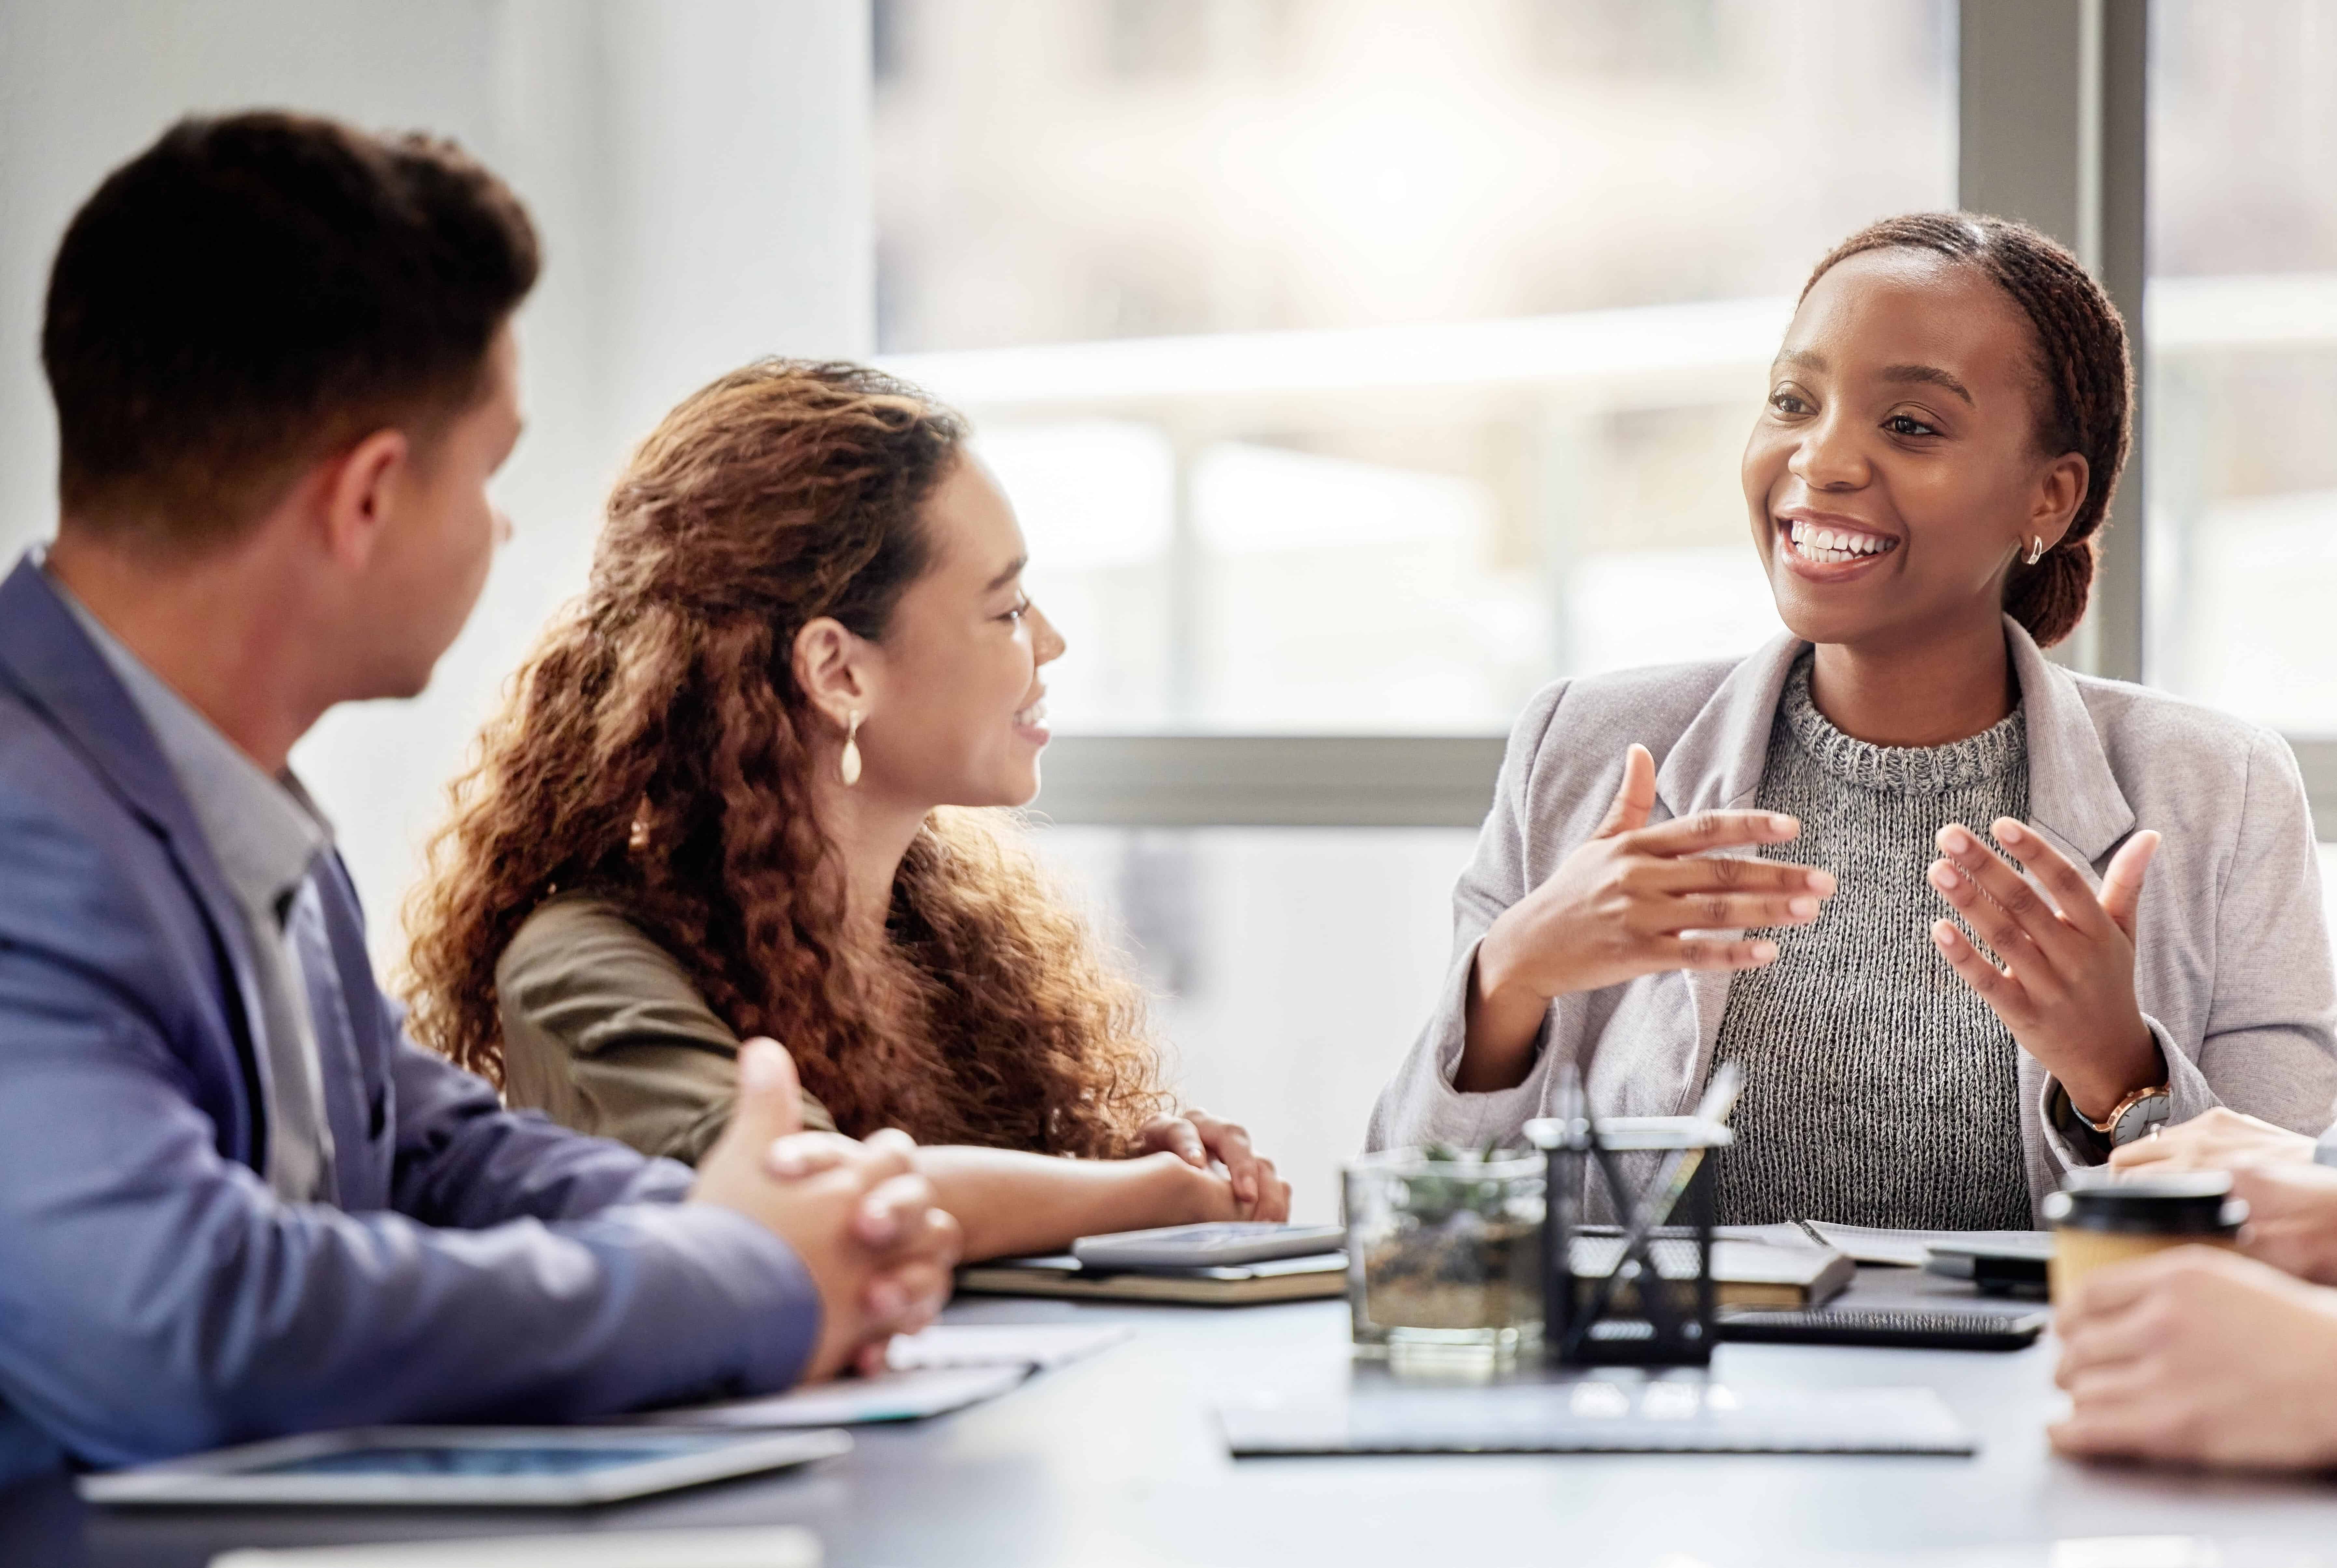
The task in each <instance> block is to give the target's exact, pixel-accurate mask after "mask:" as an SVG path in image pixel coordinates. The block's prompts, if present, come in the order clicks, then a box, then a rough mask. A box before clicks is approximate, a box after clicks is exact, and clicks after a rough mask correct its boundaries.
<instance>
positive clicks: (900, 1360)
mask: <svg viewBox="0 0 2337 1568" xmlns="http://www.w3.org/2000/svg"><path fill="white" fill-rule="evenodd" d="M1135 1331H1136V1330H1135V1329H1134V1328H1133V1327H1132V1326H1130V1325H1129V1324H1126V1323H964V1324H956V1323H943V1324H936V1325H935V1326H934V1327H933V1328H930V1329H926V1330H925V1331H924V1333H922V1334H911V1335H906V1336H904V1337H903V1338H901V1339H895V1340H894V1341H893V1344H892V1348H891V1349H890V1350H888V1351H887V1353H886V1356H885V1360H886V1362H887V1363H888V1369H887V1370H886V1371H884V1372H881V1373H879V1374H878V1375H877V1376H875V1377H874V1378H838V1379H836V1381H835V1382H833V1383H823V1384H820V1385H818V1386H817V1387H816V1388H797V1389H796V1390H794V1391H793V1392H791V1393H787V1394H768V1395H765V1396H763V1397H761V1398H754V1399H729V1400H725V1401H723V1402H721V1403H719V1404H714V1405H685V1406H681V1407H677V1408H674V1409H671V1410H658V1411H654V1412H652V1413H650V1414H649V1415H646V1416H643V1417H640V1419H641V1420H644V1421H651V1422H656V1423H659V1424H661V1425H667V1426H676V1427H855V1426H860V1425H863V1424H865V1423H868V1422H874V1421H918V1420H923V1419H924V1418H925V1417H928V1416H944V1415H947V1414H948V1413H949V1412H950V1411H952V1410H963V1409H964V1408H965V1407H967V1406H969V1405H978V1404H980V1403H981V1402H982V1401H983V1400H984V1399H994V1398H997V1397H998V1396H999V1395H1001V1394H1003V1393H1005V1392H1007V1391H1008V1390H1009V1389H1011V1388H1014V1387H1015V1386H1016V1385H1018V1384H1020V1383H1021V1382H1022V1380H1023V1379H1024V1378H1028V1377H1029V1376H1030V1375H1031V1374H1032V1373H1033V1372H1038V1371H1044V1370H1047V1369H1049V1368H1054V1367H1060V1366H1061V1365H1063V1364H1064V1363H1065V1362H1068V1361H1074V1360H1077V1359H1080V1357H1082V1356H1091V1355H1093V1354H1095V1353H1096V1352H1097V1351H1098V1350H1100V1349H1104V1348H1105V1347H1107V1346H1110V1345H1116V1344H1118V1343H1119V1342H1120V1341H1121V1340H1122V1339H1127V1338H1128V1337H1129V1335H1131V1334H1133V1333H1134V1332H1135Z"/></svg>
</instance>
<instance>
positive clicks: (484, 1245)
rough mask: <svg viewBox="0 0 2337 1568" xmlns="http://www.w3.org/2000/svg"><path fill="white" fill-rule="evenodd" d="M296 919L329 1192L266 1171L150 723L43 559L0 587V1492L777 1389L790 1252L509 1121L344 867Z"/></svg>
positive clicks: (244, 950) (233, 917)
mask: <svg viewBox="0 0 2337 1568" xmlns="http://www.w3.org/2000/svg"><path fill="white" fill-rule="evenodd" d="M311 880H312V881H313V882H314V884H315V886H314V891H315V893H316V895H317V899H318V903H319V904H320V905H321V907H322V910H323V914H324V918H323V920H322V922H321V925H318V924H315V923H312V922H296V926H295V939H296V940H298V941H299V942H300V943H301V951H300V959H301V965H302V968H303V969H304V970H305V971H306V978H307V980H308V989H309V996H310V1001H311V1003H312V1011H313V1012H314V1014H315V1018H316V1025H317V1045H318V1050H319V1052H320V1054H321V1057H322V1062H323V1079H324V1086H325V1096H326V1100H327V1110H328V1118H329V1120H330V1123H331V1126H332V1133H333V1149H334V1158H335V1163H336V1168H337V1174H338V1177H339V1193H340V1198H339V1206H337V1207H334V1206H326V1205H322V1204H303V1205H291V1204H287V1203H283V1202H281V1201H279V1199H278V1198H277V1197H276V1196H275V1195H274V1194H273V1193H270V1191H269V1188H268V1186H267V1184H266V1183H265V1182H263V1181H262V1180H261V1178H260V1176H259V1170H260V1168H261V1165H262V1161H263V1159H264V1150H265V1144H266V1141H267V1137H268V1128H267V1125H266V1119H265V1117H264V1115H262V1111H261V1106H260V1101H259V1095H258V1092H257V1083H258V1079H257V1077H256V1068H255V1062H256V1059H257V1058H256V1057H255V1045H256V1044H258V1043H259V1041H260V1036H259V1031H260V1029H261V1027H262V1015H261V1011H260V1009H259V1007H258V1006H257V1005H256V1003H257V998H256V993H255V991H254V989H253V984H252V979H251V973H252V971H251V958H250V954H249V950H248V943H247V940H246V934H245V930H244V928H243V926H242V924H241V920H240V915H239V914H238V912H237V907H236V905H235V903H234V901H233V900H232V898H231V896H230V893H229V891H228V889H227V885H226V882H225V881H224V880H223V879H222V877H221V876H220V872H219V869H218V866H217V865H216V863H215V862H214V861H213V859H212V856H211V852H210V848H209V846H208V845H207V844H206V842H205V841H204V839H203V837H202V835H201V833H200V832H199V831H198V830H197V828H196V825H195V819H194V815H193V813H192V810H191V807H190V806H189V804H188V803H187V800H186V797H185V795H184V794H183V793H182V792H181V789H180V787H179V784H178V783H177V780H176V778H175V777H174V775H173V774H171V769H170V766H169V765H168V764H167V763H166V762H165V761H164V760H163V757H162V754H161V750H160V749H159V748H158V746H157V745H156V744H155V741H154V738H153V736H152V733H151V732H150V731H149V730H148V729H147V727H146V726H145V723H144V721H143V719H142V718H141V717H140V716H139V714H138V711H137V709H136V707H135V706H133V705H132V700H131V697H130V695H129V693H128V692H126V691H125V690H123V689H122V686H121V683H120V682H119V681H118V680H116V679H115V677H114V676H113V673H112V669H111V668H110V667H108V666H107V664H106V662H105V660H104V657H103V656H102V655H101V654H100V653H99V652H98V650H97V648H95V647H94V646H93V644H92V643H91V641H90V639H89V638H88V637H87V635H86V634H85V633H84V632H83V629H82V628H81V626H80V624H79V623H78V622H77V621H76V620H75V619H74V618H73V613H72V612H71V610H70V609H67V608H66V606H65V604H64V601H63V600H62V599H59V597H58V595H57V591H56V589H54V587H53V586H52V585H51V584H50V583H49V581H48V579H47V578H46V577H45V576H44V574H43V573H42V572H41V571H40V570H39V569H38V568H37V567H35V566H34V564H33V562H32V561H31V560H29V559H27V560H24V561H22V562H20V563H19V564H18V565H17V567H16V569H15V571H14V572H13V573H12V574H11V575H10V576H9V577H8V578H7V579H6V580H5V582H0V1485H5V1483H6V1482H7V1481H8V1480H10V1479H12V1478H13V1477H15V1476H17V1475H24V1474H25V1473H27V1472H29V1471H31V1470H34V1469H38V1468H43V1467H45V1466H52V1465H54V1464H56V1463H58V1462H59V1460H60V1459H61V1458H64V1457H67V1456H70V1457H72V1458H73V1459H76V1460H79V1461H82V1462H84V1463H89V1464H95V1465H120V1464H125V1463H129V1462H132V1461H136V1460H143V1459H152V1458H157V1457H161V1456H167V1455H171V1454H177V1453H183V1452H187V1451H190V1450H193V1449H199V1448H206V1447H212V1446H218V1445H220V1444H224V1443H230V1442H238V1441H244V1440H249V1439H252V1438H258V1437H268V1436H271V1435H275V1434H279V1433H284V1432H290V1431H298V1430H303V1429H309V1428H317V1427H342V1426H349V1425H354V1424H357V1423H364V1422H382V1421H461V1420H482V1419H494V1420H514V1421H516V1420H529V1421H538V1420H564V1419H576V1418H584V1417H594V1416H598V1415H602V1414H605V1413H609V1412H614V1411H621V1410H625V1409H630V1408H633V1407H641V1406H648V1405H655V1404H665V1403H672V1402H677V1401H682V1400H689V1399H696V1398H714V1397H719V1396H727V1395H734V1394H742V1393H756V1392H762V1391H766V1390H768V1389H772V1388H781V1387H784V1386H786V1385H787V1383H789V1382H792V1381H793V1380H794V1378H796V1376H797V1372H798V1371H799V1370H800V1369H801V1368H802V1365H803V1363H804V1360H805V1359H806V1358H807V1355H808V1353H809V1349H810V1347H811V1345H812V1343H813V1342H814V1340H815V1339H816V1335H817V1332H818V1327H819V1300H818V1296H817V1294H816V1291H815V1290H814V1289H813V1286H812V1283H811V1280H810V1277H809V1275H808V1274H807V1271H805V1269H804V1267H803V1265H802V1263H801V1262H800V1261H798V1260H797V1257H796V1256H795V1254H794V1253H793V1252H791V1251H789V1250H788V1249H787V1247H786V1246H785V1245H784V1244H783V1243H781V1242H779V1241H777V1239H776V1238H774V1237H773V1236H771V1235H770V1234H769V1233H768V1232H766V1231H764V1230H763V1229H762V1228H761V1227H760V1226H759V1225H758V1224H756V1223H754V1222H751V1221H749V1220H748V1219H746V1218H745V1217H743V1216H741V1215H738V1214H737V1213H731V1212H730V1211H728V1210H724V1209H718V1208H713V1207H710V1206H705V1205H687V1206H684V1205H678V1204H677V1202H676V1200H678V1199H679V1198H680V1196H681V1195H682V1194H683V1193H684V1192H685V1191H686V1190H687V1188H688V1186H689V1173H688V1172H687V1171H686V1170H685V1169H684V1168H683V1167H681V1166H680V1165H677V1164H672V1163H671V1162H670V1161H650V1160H644V1159H643V1158H641V1157H640V1155H638V1154H634V1153H632V1152H631V1150H628V1149H626V1148H624V1147H622V1146H621V1145H619V1144H612V1143H608V1142H604V1141H602V1140H601V1139H597V1138H587V1137H584V1136H582V1135H577V1134H573V1133H570V1132H568V1131H566V1130H564V1129H562V1128H560V1127H556V1126H554V1125H552V1123H550V1122H548V1121H545V1120H543V1118H542V1117H540V1116H536V1115H528V1114H514V1113H511V1112H507V1111H505V1110H504V1109H503V1108H502V1106H501V1105H500V1104H499V1103H498V1101H497V1099H496V1096H495V1094H494V1090H493V1089H492V1088H490V1087H489V1086H487V1085H486V1084H485V1083H484V1082H483V1081H481V1080H480V1079H478V1078H476V1077H474V1076H471V1075H470V1074H468V1073H464V1072H462V1071H460V1070H458V1069H457V1068H455V1067H454V1066H451V1065H449V1064H448V1063H446V1062H445V1061H444V1060H442V1059H441V1058H439V1057H435V1056H434V1055H432V1054H430V1053H429V1052H427V1051H425V1050H422V1049H421V1048H419V1047H416V1046H415V1045H414V1044H413V1043H412V1042H411V1041H410V1040H408V1039H407V1038H406V1033H405V1029H404V1026H403V1014H402V1012H401V1011H400V1009H399V1008H397V1006H396V1004H395V1003H394V1002H392V1001H391V1000H389V999H388V998H386V997H384V996H383V995H382V994H381V992H380V990H379V989H377V988H376V986H375V984H374V979H373V971H372V968H371V965H370V964H369V962H368V960H367V956H366V944H365V927H364V918H363V915H362V914H361V912H360V911H359V910H358V907H357V891H356V889H355V887H354V886H353V885H352V884H351V882H350V881H349V877H348V872H347V868H346V867H344V866H343V865H342V864H341V862H340V860H339V857H338V856H337V855H328V856H323V857H320V859H319V861H318V865H317V867H316V869H315V871H314V872H312V875H311Z"/></svg>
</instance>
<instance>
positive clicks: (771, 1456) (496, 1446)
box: [78, 1427, 852, 1508]
mask: <svg viewBox="0 0 2337 1568" xmlns="http://www.w3.org/2000/svg"><path fill="white" fill-rule="evenodd" d="M851 1446H852V1439H851V1438H850V1437H846V1435H845V1434H843V1433H842V1432H835V1431H824V1432H778V1433H765V1432H738V1431H728V1432H706V1431H679V1430H666V1429H661V1428H657V1427H353V1428H350V1429H349V1430H347V1431H340V1432H313V1433H309V1434H308V1435H306V1436H303V1437H278V1438H275V1439H272V1440H271V1441H269V1442H265V1443H248V1444H245V1445H243V1446H240V1447H235V1448H220V1449H215V1450H213V1451H212V1452H210V1453H208V1454H192V1455H189V1456H187V1457H185V1458H183V1459H166V1460H164V1461H162V1462H161V1463H160V1464H154V1465H140V1466H134V1467H132V1468H131V1469H127V1470H113V1471H109V1472H106V1473H104V1474H103V1475H83V1476H82V1477H80V1479H79V1482H78V1485H79V1486H80V1488H81V1495H83V1497H85V1498H87V1499H88V1500H89V1501H91V1502H92V1503H104V1504H144V1505H167V1506H170V1507H173V1508H183V1507H193V1506H200V1505H231V1506H234V1507H239V1508H241V1507H250V1506H253V1505H279V1504H288V1505H298V1506H302V1507H313V1506H318V1505H350V1506H360V1507H368V1508H371V1507H442V1508H573V1507H580V1506H584V1505H591V1504H595V1503H617V1502H622V1501H624V1500H625V1499H627V1498H629V1497H643V1496H647V1495H650V1494H651V1493H653V1492H670V1491H673V1490H674V1489H676V1488H677V1487H681V1486H697V1485H703V1484H704V1483H706V1482H709V1481H725V1480H728V1479H729V1478H731V1477H732V1476H735V1475H754V1474H756V1473H757V1472H758V1471H764V1470H778V1469H784V1468H786V1467H787V1466H791V1465H802V1464H807V1463H808V1462H810V1461H811V1460H814V1459H826V1458H828V1457H831V1456H835V1455H837V1454H842V1453H845V1452H846V1451H848V1450H849V1449H850V1448H851Z"/></svg>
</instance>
